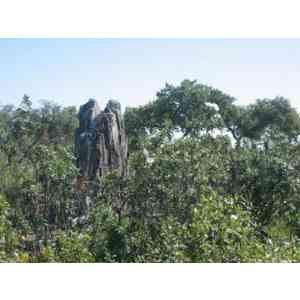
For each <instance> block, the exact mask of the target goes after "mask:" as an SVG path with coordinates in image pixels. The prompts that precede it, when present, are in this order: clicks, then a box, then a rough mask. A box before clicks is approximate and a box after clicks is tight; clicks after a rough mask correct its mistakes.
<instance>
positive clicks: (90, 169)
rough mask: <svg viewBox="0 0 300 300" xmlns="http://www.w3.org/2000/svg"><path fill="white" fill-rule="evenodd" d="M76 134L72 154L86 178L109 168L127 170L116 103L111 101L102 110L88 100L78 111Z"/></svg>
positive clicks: (120, 121) (118, 106)
mask: <svg viewBox="0 0 300 300" xmlns="http://www.w3.org/2000/svg"><path fill="white" fill-rule="evenodd" d="M78 117H79V123H80V124H79V128H78V129H77V130H76V135H75V156H76V159H77V167H78V168H79V169H80V172H81V174H82V175H83V176H84V177H86V178H89V179H93V178H95V177H97V176H103V175H105V174H107V173H108V172H110V171H111V170H117V171H118V172H119V174H120V175H125V174H126V173H127V151H128V147H127V137H126V134H125V128H124V120H123V117H122V114H121V105H120V103H119V102H117V101H114V100H110V101H109V102H108V103H107V105H106V107H105V109H104V110H103V111H101V109H100V107H99V105H98V103H97V101H96V100H94V99H90V100H89V101H88V102H87V103H86V104H84V105H82V106H81V107H80V110H79V115H78Z"/></svg>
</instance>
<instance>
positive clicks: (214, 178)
mask: <svg viewBox="0 0 300 300" xmlns="http://www.w3.org/2000/svg"><path fill="white" fill-rule="evenodd" d="M124 117H125V124H126V130H127V133H128V140H129V149H130V151H129V153H130V156H129V174H128V176H126V177H121V176H119V175H118V174H117V173H115V172H111V173H110V174H109V175H107V176H106V177H102V178H98V179H97V180H94V181H92V182H90V181H89V180H87V179H86V178H83V177H82V176H80V175H79V172H78V169H77V168H76V167H75V164H74V161H75V157H74V155H73V152H74V147H73V145H74V133H75V129H76V128H77V126H78V120H77V116H76V108H74V107H65V108H62V107H60V106H58V105H56V104H53V103H51V102H47V101H44V102H43V103H41V105H40V106H39V108H36V109H34V108H33V107H32V103H31V100H30V99H29V97H28V96H26V95H25V96H24V97H23V100H22V102H21V104H20V105H19V107H17V108H14V107H11V106H4V107H2V108H1V109H0V261H1V262H11V261H14V262H299V261H300V245H299V243H300V202H299V194H300V177H299V174H300V145H299V136H300V117H299V114H298V113H297V112H296V110H295V109H293V108H292V107H291V105H290V103H289V101H288V100H287V99H285V98H282V97H277V98H275V99H258V100H257V101H256V102H254V103H253V104H251V105H248V106H244V107H242V106H239V105H236V104H235V99H234V98H233V97H231V96H229V95H226V94H224V93H222V92H221V91H219V90H217V89H214V88H212V87H208V86H205V85H202V84H199V83H197V82H196V81H190V80H185V81H183V82H182V83H181V84H180V85H179V86H172V85H168V84H167V85H166V86H165V87H164V88H163V89H162V90H160V91H159V92H158V93H157V95H156V98H155V99H154V101H152V102H150V103H149V104H147V105H144V106H140V107H137V108H127V109H126V112H125V116H124ZM145 152H148V154H149V155H148V154H147V155H146V154H145Z"/></svg>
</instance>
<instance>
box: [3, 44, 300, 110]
mask: <svg viewBox="0 0 300 300" xmlns="http://www.w3.org/2000/svg"><path fill="white" fill-rule="evenodd" d="M186 78H188V79H197V80H198V81H199V82H200V83H203V84H207V85H210V86H213V87H215V88H218V89H220V90H222V91H224V92H226V93H229V94H230V95H232V96H234V97H235V98H237V99H238V101H239V103H241V104H248V103H250V102H252V101H254V100H255V99H257V98H264V97H268V98H272V97H275V96H277V95H281V96H284V97H287V98H289V99H290V100H291V103H292V105H293V106H295V107H297V108H298V110H299V111H300V39H294V40H292V39H291V40H289V39H277V40H271V39H245V40H243V39H0V104H2V105H3V104H7V103H11V104H17V103H19V101H20V99H21V98H22V96H23V94H24V93H26V94H28V95H29V96H31V98H32V101H33V102H34V103H38V101H39V100H40V99H47V100H52V101H55V102H57V103H59V104H62V105H76V106H79V105H80V104H82V103H84V102H85V101H86V100H87V99H88V98H96V99H97V100H98V101H99V102H100V104H102V105H104V103H105V102H106V101H107V100H108V99H110V98H114V99H118V100H119V101H120V102H121V104H122V106H123V107H125V106H136V105H139V104H144V103H147V102H148V101H149V100H152V99H154V97H155V93H156V92H157V91H158V90H159V89H161V88H163V87H164V84H165V83H166V82H168V83H171V84H179V83H180V82H181V81H182V80H183V79H186Z"/></svg>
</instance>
